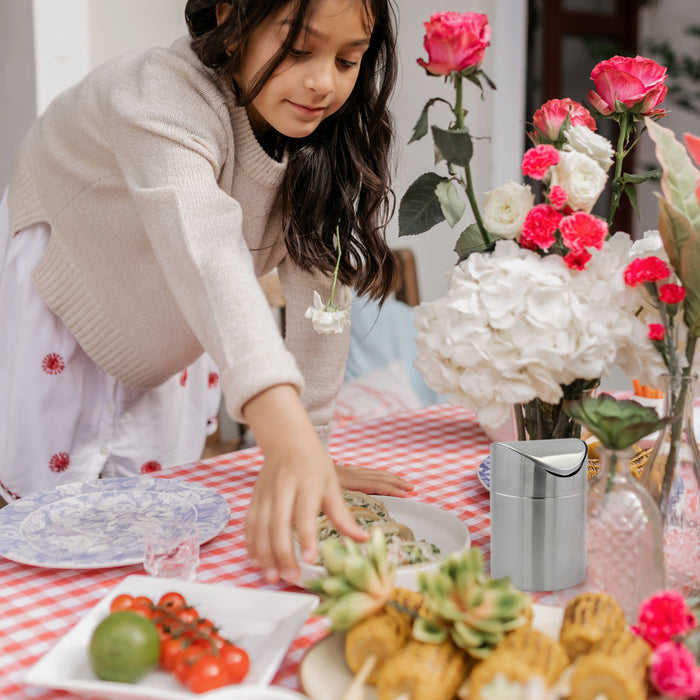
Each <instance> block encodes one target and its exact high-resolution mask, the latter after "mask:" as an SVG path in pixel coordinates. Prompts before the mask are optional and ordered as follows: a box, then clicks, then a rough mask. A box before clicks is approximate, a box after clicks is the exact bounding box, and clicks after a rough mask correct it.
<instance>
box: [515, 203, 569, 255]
mask: <svg viewBox="0 0 700 700" xmlns="http://www.w3.org/2000/svg"><path fill="white" fill-rule="evenodd" d="M561 218H562V215H561V212H558V211H557V210H556V209H555V208H554V207H552V206H550V205H549V204H538V205H536V206H534V207H532V209H530V211H529V212H528V213H527V215H526V216H525V221H524V222H523V232H522V234H521V235H520V245H521V246H522V247H523V248H528V249H529V250H537V249H538V248H541V249H542V250H547V249H549V248H550V247H551V246H552V245H554V242H555V241H556V238H555V236H554V234H555V233H556V231H557V229H558V228H559V222H560V221H561Z"/></svg>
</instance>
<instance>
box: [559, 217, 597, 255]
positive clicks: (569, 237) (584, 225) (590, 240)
mask: <svg viewBox="0 0 700 700" xmlns="http://www.w3.org/2000/svg"><path fill="white" fill-rule="evenodd" d="M559 230H560V231H561V237H562V240H563V241H564V245H566V246H567V248H571V250H573V251H578V250H583V249H584V248H597V249H598V250H600V249H601V248H602V247H603V243H604V242H605V237H606V236H607V235H608V225H607V224H606V223H605V221H603V220H602V219H599V218H598V217H597V216H593V214H587V213H586V212H585V211H577V212H575V213H574V214H571V215H570V216H565V217H564V218H563V219H562V220H561V223H560V224H559Z"/></svg>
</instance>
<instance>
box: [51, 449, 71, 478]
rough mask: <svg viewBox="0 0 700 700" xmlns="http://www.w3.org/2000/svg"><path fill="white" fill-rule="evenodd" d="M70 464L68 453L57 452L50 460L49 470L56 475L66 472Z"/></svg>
mask: <svg viewBox="0 0 700 700" xmlns="http://www.w3.org/2000/svg"><path fill="white" fill-rule="evenodd" d="M69 464H70V456H69V455H68V453H67V452H57V453H56V454H55V455H53V456H52V457H51V459H50V460H49V469H50V470H51V471H52V472H55V473H56V474H60V473H61V472H64V471H66V469H68V465H69Z"/></svg>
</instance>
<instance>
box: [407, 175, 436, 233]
mask: <svg viewBox="0 0 700 700" xmlns="http://www.w3.org/2000/svg"><path fill="white" fill-rule="evenodd" d="M441 182H448V180H447V178H445V177H441V176H440V175H438V174H437V173H423V174H422V175H420V176H419V177H418V178H416V180H415V181H414V182H413V184H412V185H411V186H410V187H409V188H408V189H407V190H406V193H405V194H404V196H403V198H402V200H401V204H400V205H399V236H415V235H416V234H418V233H423V232H424V231H427V230H428V229H431V228H432V227H433V226H435V225H436V224H439V223H440V222H442V221H444V220H445V214H444V213H443V210H442V205H441V203H440V200H439V199H438V196H437V194H436V193H435V190H436V188H437V186H438V185H439V184H440V183H441Z"/></svg>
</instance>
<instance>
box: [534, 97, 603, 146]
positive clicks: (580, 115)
mask: <svg viewBox="0 0 700 700" xmlns="http://www.w3.org/2000/svg"><path fill="white" fill-rule="evenodd" d="M567 117H569V121H570V123H571V126H587V127H588V128H589V129H590V130H591V131H595V130H596V129H597V126H596V123H595V119H593V117H592V116H591V113H590V112H589V111H588V110H587V109H586V108H585V107H584V106H583V105H581V104H579V103H578V102H574V100H571V99H569V98H568V97H564V98H563V99H554V100H548V101H547V102H545V103H544V104H543V105H542V106H541V107H540V108H539V109H538V110H537V111H536V112H535V114H534V115H533V117H532V125H533V126H534V127H535V131H534V133H528V136H529V137H530V139H532V142H533V143H535V144H539V143H551V142H552V141H558V140H559V132H560V131H561V127H562V126H563V125H564V122H565V121H566V118H567Z"/></svg>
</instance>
